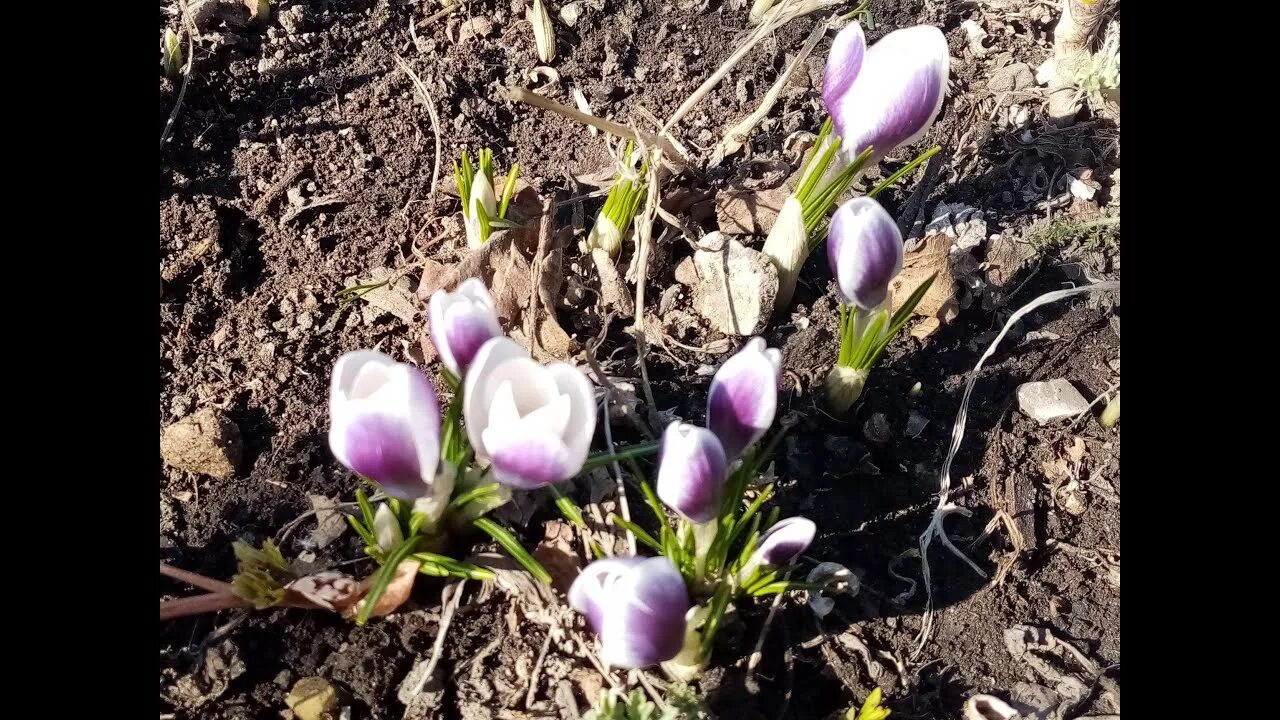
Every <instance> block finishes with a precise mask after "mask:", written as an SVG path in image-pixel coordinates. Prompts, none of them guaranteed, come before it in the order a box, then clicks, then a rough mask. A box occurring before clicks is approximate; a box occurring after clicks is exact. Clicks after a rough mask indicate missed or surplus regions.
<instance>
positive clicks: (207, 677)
mask: <svg viewBox="0 0 1280 720" xmlns="http://www.w3.org/2000/svg"><path fill="white" fill-rule="evenodd" d="M244 671H245V664H244V661H243V660H241V659H240V649H239V648H238V647H236V645H235V643H233V642H232V641H231V640H224V641H223V642H222V643H221V644H220V645H217V646H215V647H211V648H209V649H208V650H206V651H205V655H204V662H203V663H201V664H200V667H199V669H197V670H196V672H193V673H190V674H188V675H183V676H182V677H180V678H178V681H177V682H176V683H174V685H173V687H171V688H170V689H169V692H168V696H169V700H170V702H172V703H173V704H174V705H177V706H178V707H181V708H198V707H200V706H201V705H204V704H205V703H207V702H209V701H210V700H213V699H216V698H218V697H220V696H221V695H222V694H223V693H225V692H226V691H227V688H228V687H229V686H230V685H231V681H232V680H235V679H236V678H238V677H240V676H241V675H243V674H244Z"/></svg>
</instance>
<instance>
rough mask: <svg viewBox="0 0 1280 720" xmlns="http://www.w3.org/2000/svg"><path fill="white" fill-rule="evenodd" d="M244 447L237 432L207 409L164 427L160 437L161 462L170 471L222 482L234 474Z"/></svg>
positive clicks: (212, 410)
mask: <svg viewBox="0 0 1280 720" xmlns="http://www.w3.org/2000/svg"><path fill="white" fill-rule="evenodd" d="M242 454H243V447H242V446H241V443H240V428H238V427H236V424H235V423H233V422H231V420H229V419H228V418H227V417H226V416H224V415H223V414H222V413H220V412H219V411H217V410H215V409H214V408H211V407H207V408H204V409H203V410H199V411H197V412H196V413H195V414H193V415H189V416H187V417H185V418H183V419H181V420H179V421H177V422H175V423H173V424H172V425H170V426H168V427H166V428H165V429H164V430H163V431H162V432H161V434H160V458H161V459H162V460H164V463H165V464H166V465H168V466H169V467H173V468H177V469H179V470H186V471H187V472H193V473H199V474H201V475H209V476H210V477H215V478H225V477H227V476H228V475H230V474H231V473H233V472H235V469H236V465H238V464H239V463H240V458H241V456H242Z"/></svg>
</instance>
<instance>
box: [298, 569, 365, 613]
mask: <svg viewBox="0 0 1280 720" xmlns="http://www.w3.org/2000/svg"><path fill="white" fill-rule="evenodd" d="M284 589H285V593H286V595H285V603H286V604H291V603H290V601H293V602H294V603H298V602H302V603H310V604H312V605H315V606H316V607H319V608H323V609H325V610H332V611H334V612H342V611H344V610H346V609H347V608H349V607H350V606H351V605H352V604H354V603H355V601H356V600H359V599H360V595H361V594H362V593H363V591H362V590H361V588H360V583H358V582H356V580H355V579H354V578H352V577H350V576H349V575H344V574H342V573H340V572H336V571H333V570H326V571H324V572H318V573H315V574H314V575H308V576H306V577H301V578H298V579H297V580H294V581H293V582H291V583H289V584H288V585H286V586H285V588H284ZM291 595H292V596H293V597H290V596H291Z"/></svg>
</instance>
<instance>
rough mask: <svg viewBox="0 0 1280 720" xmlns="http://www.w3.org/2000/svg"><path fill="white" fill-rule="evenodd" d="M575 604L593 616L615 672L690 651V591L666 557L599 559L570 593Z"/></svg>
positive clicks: (605, 656) (606, 658)
mask: <svg viewBox="0 0 1280 720" xmlns="http://www.w3.org/2000/svg"><path fill="white" fill-rule="evenodd" d="M569 604H570V605H571V606H572V607H573V609H574V610H577V611H578V612H580V613H582V614H584V615H586V616H587V622H588V624H590V625H591V629H592V630H593V631H595V633H596V634H597V635H599V636H600V644H601V648H602V652H601V657H602V659H603V660H604V661H605V663H606V664H608V665H610V666H612V667H619V668H626V669H636V668H643V667H648V666H650V665H656V664H658V663H660V662H663V661H664V660H670V659H671V658H673V657H675V656H676V655H677V654H678V653H679V652H680V650H681V648H682V647H683V646H684V641H685V614H686V613H687V612H688V611H689V591H688V589H687V588H686V587H685V584H684V578H683V577H681V576H680V572H679V571H678V570H676V567H675V565H672V564H671V561H670V560H668V559H667V558H665V557H653V558H638V557H627V558H622V557H613V558H604V559H602V560H596V561H595V562H593V563H591V564H590V565H588V566H587V567H586V568H585V569H583V571H582V574H580V575H579V576H578V578H577V579H576V580H574V582H573V586H572V587H570V588H569Z"/></svg>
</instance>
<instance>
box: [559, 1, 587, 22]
mask: <svg viewBox="0 0 1280 720" xmlns="http://www.w3.org/2000/svg"><path fill="white" fill-rule="evenodd" d="M580 17H582V3H580V2H571V3H568V4H566V5H565V6H564V7H562V8H560V19H561V20H563V21H564V24H565V25H568V26H569V27H573V26H575V25H577V24H578V18H580Z"/></svg>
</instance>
